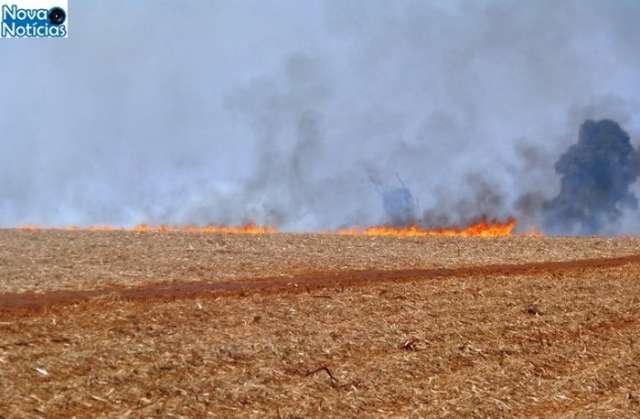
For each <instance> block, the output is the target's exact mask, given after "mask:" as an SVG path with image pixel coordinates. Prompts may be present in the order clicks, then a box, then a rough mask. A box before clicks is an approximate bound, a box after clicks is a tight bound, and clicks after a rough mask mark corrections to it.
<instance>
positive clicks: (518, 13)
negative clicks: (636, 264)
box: [0, 0, 640, 232]
mask: <svg viewBox="0 0 640 419" xmlns="http://www.w3.org/2000/svg"><path fill="white" fill-rule="evenodd" d="M85 3H86V2H85ZM85 3H83V2H79V3H78V4H75V3H74V4H73V8H72V10H70V15H71V19H70V21H71V23H72V24H71V26H70V28H69V29H70V38H69V39H67V40H55V41H53V40H51V41H49V40H36V41H34V42H28V43H24V42H14V41H9V40H8V41H7V42H2V43H0V54H2V57H3V65H2V67H1V68H0V76H2V81H3V86H4V87H3V94H2V95H1V96H0V142H1V144H2V145H3V152H2V153H0V226H14V225H18V224H25V223H37V224H44V225H67V224H79V225H85V224H104V223H109V224H116V225H131V224H136V223H143V222H144V223H152V224H157V223H172V224H189V223H195V224H206V223H221V224H237V223H243V222H247V221H255V222H257V223H260V224H273V225H277V226H278V227H280V228H281V229H285V230H314V229H326V228H335V227H340V226H352V225H359V226H361V225H370V224H378V223H387V222H396V223H398V222H408V221H409V220H413V219H415V220H417V221H418V222H420V223H423V224H429V225H434V224H444V223H446V224H454V223H465V222H468V221H470V220H473V219H476V218H478V217H479V216H482V215H485V216H487V217H489V218H495V217H498V218H505V217H507V216H515V217H516V218H518V219H519V222H520V224H521V226H522V227H524V228H526V227H527V225H537V226H542V225H546V222H545V218H546V213H545V212H544V211H543V209H542V207H543V203H544V202H546V201H549V200H551V199H552V198H553V197H554V196H556V195H557V194H558V193H559V191H560V190H561V188H562V185H561V182H560V179H559V177H558V176H557V175H556V173H555V172H554V167H553V163H554V162H555V161H556V160H557V158H558V156H560V155H561V154H562V153H563V151H564V150H566V148H567V147H568V146H569V145H570V144H571V143H572V142H573V141H574V139H573V133H574V132H575V129H576V127H577V126H579V124H581V123H582V122H583V121H584V120H585V119H587V118H591V119H602V118H611V119H614V120H616V121H619V122H620V123H622V124H623V125H624V127H625V129H627V131H628V132H629V134H630V136H631V137H632V138H634V137H636V136H637V133H638V132H640V119H638V116H637V115H639V113H638V111H639V110H640V109H639V106H638V99H637V98H638V97H640V90H639V89H640V80H639V79H640V73H638V72H637V68H638V67H639V66H640V54H638V52H637V42H636V40H637V39H640V26H638V25H637V21H638V19H639V18H640V3H638V2H636V1H634V0H621V1H617V2H602V1H597V0H585V1H578V0H569V1H563V2H560V3H558V2H555V1H551V0H541V1H537V2H531V3H526V4H523V3H522V2H519V1H515V0H513V1H510V0H508V1H502V0H500V1H498V0H496V1H481V2H463V1H460V2H454V1H440V0H431V1H423V0H402V1H395V2H387V1H382V0H370V1H359V0H344V1H340V2H336V1H329V0H327V1H325V0H308V1H305V2H299V1H294V0H282V1H278V2H276V3H277V4H275V3H273V2H262V1H257V0H241V1H235V2H226V1H192V2H188V3H185V4H181V5H180V6H179V7H176V5H175V4H173V3H166V2H158V1H150V0H148V1H144V0H143V1H138V2H128V1H124V0H120V1H110V2H98V3H96V4H93V3H92V4H88V3H87V4H85ZM114 16H117V20H118V22H117V25H113V24H112V23H110V24H109V25H107V24H106V22H113V19H114ZM142 22H147V23H148V22H155V23H154V24H153V25H149V24H146V23H145V24H143V23H142ZM373 172H374V173H376V174H377V177H378V183H377V184H375V183H372V181H371V178H370V174H371V173H373ZM396 174H399V175H400V177H401V178H402V180H403V181H404V182H405V185H404V186H403V185H401V184H399V183H398V181H397V178H396ZM635 187H636V186H635V184H634V185H631V186H630V189H629V190H630V191H633V189H634V188H635ZM381 188H382V189H381ZM393 191H395V192H393ZM385 193H386V194H387V195H385ZM385 196H386V198H385ZM398 203H399V204H398ZM619 211H621V212H622V215H621V217H622V218H623V219H624V220H626V221H625V222H624V223H622V222H621V221H620V222H612V224H611V225H608V224H610V223H611V221H610V218H611V217H609V215H607V216H605V217H604V218H603V219H602V221H601V222H602V223H603V226H602V229H600V231H603V232H604V231H607V232H608V231H615V229H616V228H618V229H624V230H625V231H630V230H634V229H636V230H640V229H639V228H638V227H640V225H639V224H637V223H636V222H635V221H634V220H636V219H637V217H634V214H635V212H634V211H635V210H633V209H632V208H631V207H630V206H626V207H625V206H619ZM614 218H615V217H614ZM605 225H607V226H605ZM617 225H618V227H616V226H617ZM605 227H606V228H605ZM554 228H555V227H554ZM554 231H556V230H554ZM557 231H560V230H557Z"/></svg>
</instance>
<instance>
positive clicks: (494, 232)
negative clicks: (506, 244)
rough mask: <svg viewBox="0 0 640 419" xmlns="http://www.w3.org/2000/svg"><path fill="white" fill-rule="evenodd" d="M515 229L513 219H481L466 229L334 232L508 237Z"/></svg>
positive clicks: (347, 232) (384, 228) (348, 233)
mask: <svg viewBox="0 0 640 419" xmlns="http://www.w3.org/2000/svg"><path fill="white" fill-rule="evenodd" d="M515 227H516V220H515V218H508V219H507V220H506V221H505V222H500V221H497V220H493V221H487V220H486V219H484V218H481V219H480V220H478V221H477V222H475V223H472V224H470V225H468V226H466V227H450V228H423V227H420V226H418V225H411V226H408V227H392V226H373V227H366V228H347V229H340V230H337V231H336V234H340V235H346V236H394V237H505V236H510V235H511V233H512V232H513V229H514V228H515Z"/></svg>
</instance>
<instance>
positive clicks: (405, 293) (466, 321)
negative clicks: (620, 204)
mask: <svg viewBox="0 0 640 419" xmlns="http://www.w3.org/2000/svg"><path fill="white" fill-rule="evenodd" d="M639 243H640V242H639V241H638V240H637V239H631V238H626V239H601V238H584V239H562V238H523V237H511V238H504V239H477V240H476V239H440V238H419V239H416V238H399V239H394V238H369V237H335V236H321V235H320V236H319V235H290V234H277V235H264V236H232V235H224V236H222V235H194V234H174V233H171V234H136V233H123V232H92V233H87V232H17V231H10V230H7V231H3V232H2V233H1V234H0V261H1V265H0V272H1V273H2V276H1V278H2V280H1V281H0V287H2V291H1V292H2V295H0V416H5V417H40V416H53V417H56V416H62V417H68V416H73V415H76V416H80V417H84V416H106V417H121V416H123V415H124V416H130V417H139V416H145V417H147V416H164V417H166V416H171V415H175V416H178V417H180V416H183V417H200V416H207V415H210V416H218V417H228V416H246V417H265V416H266V417H307V416H376V417H389V416H410V417H423V416H449V417H460V416H474V417H478V416H486V417H501V416H503V417H593V416H596V417H634V416H638V415H639V414H640V384H638V380H637V377H638V376H639V375H640V363H638V361H637V359H640V347H639V346H638V345H639V344H640V342H639V341H638V340H639V339H640V333H639V332H640V317H639V315H640V281H638V278H639V277H640V256H638V255H639V254H640V250H639V247H638V244H639ZM549 262H554V263H549ZM322 272H326V274H323V273H322ZM207 284H209V285H207ZM212 284H213V285H212ZM109 286H110V288H106V287H109ZM105 288H106V289H105ZM56 290H57V291H56ZM154 290H155V291H154ZM158 290H161V291H162V292H160V294H155V295H154V294H153V292H156V293H157V292H158ZM181 290H187V292H182V291H181ZM33 291H37V292H38V293H39V294H38V295H33V294H31V292H33ZM89 291H90V292H89ZM25 292H28V293H29V294H25ZM181 292H182V293H181ZM56 295H66V296H71V298H70V299H67V300H64V301H56V300H55V296H56ZM25 296H28V298H26V297H25ZM21 298H23V299H26V300H30V301H39V302H40V303H38V304H36V307H35V309H34V307H31V308H28V307H27V308H25V306H24V305H22V306H20V304H14V303H12V302H16V301H20V299H21ZM47 301H49V303H47V304H45V303H44V302H47Z"/></svg>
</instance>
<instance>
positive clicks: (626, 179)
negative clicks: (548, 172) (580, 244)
mask: <svg viewBox="0 0 640 419" xmlns="http://www.w3.org/2000/svg"><path fill="white" fill-rule="evenodd" d="M555 170H556V172H558V174H559V175H560V176H561V177H562V181H561V185H562V186H561V189H560V193H559V194H558V195H557V196H556V197H555V198H553V199H552V200H551V201H549V202H546V203H545V204H544V216H545V227H546V230H547V231H550V232H554V233H579V234H596V233H602V232H604V231H605V229H607V228H608V227H609V226H615V224H616V222H618V221H619V219H620V217H621V216H622V211H623V210H624V209H633V210H635V209H637V207H638V201H637V199H636V197H635V195H634V194H633V193H632V192H631V191H630V190H629V189H630V187H631V185H632V184H633V182H635V180H636V179H637V178H638V175H639V174H640V154H639V153H638V151H636V150H635V149H634V148H633V146H632V145H631V142H630V139H629V135H628V134H627V133H626V132H625V131H624V130H623V129H622V128H620V126H619V125H618V124H617V123H616V122H614V121H612V120H608V119H605V120H602V121H598V122H595V121H592V120H587V121H586V122H585V123H584V124H582V126H581V127H580V136H579V139H578V143H577V144H574V145H572V146H571V147H570V148H569V149H568V150H567V151H566V152H565V153H564V154H563V155H562V156H561V157H560V159H559V160H558V162H557V163H556V165H555Z"/></svg>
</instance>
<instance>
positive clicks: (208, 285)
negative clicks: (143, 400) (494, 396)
mask: <svg viewBox="0 0 640 419" xmlns="http://www.w3.org/2000/svg"><path fill="white" fill-rule="evenodd" d="M627 264H640V254H637V255H630V256H621V257H611V258H594V259H582V260H573V261H563V262H535V263H524V264H491V265H483V266H470V267H462V268H434V269H408V270H359V271H342V272H329V273H328V272H309V273H306V274H298V275H295V276H292V277H289V278H287V277H265V278H259V279H251V280H234V281H227V282H204V281H200V282H185V283H181V282H173V283H156V284H150V285H145V286H141V287H135V288H119V287H112V288H106V289H101V290H90V291H50V292H45V293H31V292H28V293H4V294H0V317H8V316H10V317H13V316H22V315H33V314H38V313H39V312H42V311H43V310H44V309H47V308H51V307H55V306H65V305H71V304H76V303H80V302H83V301H88V300H91V299H95V298H101V297H110V296H112V297H114V298H119V299H124V300H130V301H149V300H156V301H171V300H176V299H185V298H196V297H201V296H231V295H235V296H244V295H247V294H255V293H262V294H264V293H301V292H308V291H311V290H317V289H324V288H346V287H359V286H366V285H371V284H379V283H384V282H407V281H416V280H425V279H445V278H470V277H483V276H515V275H535V274H541V273H556V272H557V273H561V272H579V271H582V270H591V269H603V268H615V267H620V266H624V265H627Z"/></svg>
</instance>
